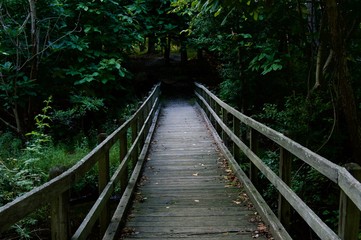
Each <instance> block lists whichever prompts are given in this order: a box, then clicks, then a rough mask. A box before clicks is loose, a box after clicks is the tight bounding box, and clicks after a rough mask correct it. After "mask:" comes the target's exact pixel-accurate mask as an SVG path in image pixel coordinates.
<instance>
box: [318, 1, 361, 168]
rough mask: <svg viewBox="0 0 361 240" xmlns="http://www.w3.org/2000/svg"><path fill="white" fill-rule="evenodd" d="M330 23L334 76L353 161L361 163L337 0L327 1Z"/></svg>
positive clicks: (360, 130)
mask: <svg viewBox="0 0 361 240" xmlns="http://www.w3.org/2000/svg"><path fill="white" fill-rule="evenodd" d="M325 6H326V12H327V16H328V24H329V29H330V36H331V47H332V50H333V53H334V55H333V56H334V62H335V67H334V78H335V83H336V87H337V92H338V96H339V100H340V103H341V107H342V111H343V114H344V117H345V120H346V123H347V128H348V133H349V139H350V144H351V148H352V153H353V156H354V159H353V161H355V162H357V163H359V164H361V148H360V146H361V126H360V121H359V120H360V118H359V115H358V114H359V113H358V110H357V106H356V101H355V97H354V93H353V89H352V86H351V75H350V72H349V68H348V65H347V56H346V42H345V36H346V28H345V24H344V21H343V19H342V16H341V14H340V12H339V8H338V7H340V6H339V5H338V4H337V1H336V0H326V1H325Z"/></svg>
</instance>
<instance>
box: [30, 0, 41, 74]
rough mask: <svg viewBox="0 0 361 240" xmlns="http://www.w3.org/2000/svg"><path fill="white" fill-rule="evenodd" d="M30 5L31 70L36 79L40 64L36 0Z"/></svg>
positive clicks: (31, 0)
mask: <svg viewBox="0 0 361 240" xmlns="http://www.w3.org/2000/svg"><path fill="white" fill-rule="evenodd" d="M29 7H30V21H31V31H30V32H31V48H32V50H31V56H30V58H31V59H32V61H31V71H30V79H32V80H33V79H36V78H37V73H38V66H39V57H38V53H39V34H38V29H37V23H36V19H37V16H36V0H29Z"/></svg>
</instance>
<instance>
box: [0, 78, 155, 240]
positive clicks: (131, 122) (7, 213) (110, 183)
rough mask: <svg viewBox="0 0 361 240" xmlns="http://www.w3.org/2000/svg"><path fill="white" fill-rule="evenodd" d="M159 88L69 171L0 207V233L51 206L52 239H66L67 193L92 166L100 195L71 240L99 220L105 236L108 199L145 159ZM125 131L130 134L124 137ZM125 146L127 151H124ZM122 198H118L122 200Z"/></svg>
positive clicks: (153, 123) (124, 184)
mask: <svg viewBox="0 0 361 240" xmlns="http://www.w3.org/2000/svg"><path fill="white" fill-rule="evenodd" d="M159 96H160V84H157V85H155V87H154V88H153V89H152V91H151V92H150V94H149V96H148V97H147V99H146V100H145V101H144V102H143V104H142V105H141V106H140V107H139V109H138V110H137V111H136V112H135V113H134V114H133V115H132V116H131V117H130V118H129V119H128V120H127V121H126V122H125V123H124V124H122V125H121V126H120V127H119V128H118V129H116V130H115V131H114V132H113V133H112V134H110V135H109V136H108V137H107V138H106V139H105V140H104V141H102V142H101V143H100V144H99V145H98V146H97V147H95V148H94V149H93V150H92V151H91V152H90V153H88V154H87V155H86V156H85V157H84V158H82V159H81V160H80V161H79V162H78V163H76V164H75V165H74V166H73V167H71V168H70V169H68V170H67V171H65V172H64V173H62V174H61V175H59V176H57V177H55V178H54V179H51V180H50V181H49V182H47V183H45V184H43V185H41V186H39V187H37V188H35V189H33V190H32V191H30V192H28V193H25V194H24V195H22V196H20V197H18V198H16V199H15V200H13V201H12V202H10V203H7V204H6V205H4V206H2V207H0V233H1V232H4V231H6V230H7V229H8V228H9V227H10V226H12V225H13V224H15V223H16V222H18V221H20V220H22V219H23V218H25V217H26V216H27V215H28V214H30V213H32V212H34V211H35V210H37V209H38V208H40V207H43V206H46V205H47V204H48V203H51V204H52V210H51V212H52V239H69V236H68V235H69V234H70V233H69V232H68V229H69V226H68V222H69V221H68V219H67V208H68V202H69V199H68V198H69V194H68V191H69V189H70V188H71V187H72V186H73V185H74V184H75V183H76V182H77V181H79V180H80V179H81V178H82V177H83V176H84V175H85V174H86V173H87V172H88V171H89V170H90V169H91V168H92V167H93V166H95V164H97V163H98V167H99V192H100V195H99V197H98V199H97V201H96V202H95V204H94V205H93V208H92V209H91V210H90V213H91V214H90V213H89V214H88V215H87V217H86V218H85V219H84V221H83V223H82V224H81V225H80V227H79V229H78V230H77V232H76V233H75V234H74V236H73V238H72V239H85V238H86V237H87V235H88V234H89V232H90V229H91V228H92V226H93V225H94V223H95V222H96V220H97V219H100V225H101V229H103V230H102V231H103V232H105V230H106V228H107V226H108V224H109V222H110V216H108V215H109V214H108V212H109V210H108V209H109V203H108V202H109V198H110V196H111V194H112V192H113V190H114V188H115V186H116V185H117V184H119V183H120V185H121V193H122V194H123V195H124V192H125V191H126V187H127V185H128V182H129V181H130V180H129V179H128V169H127V168H128V167H129V164H130V162H131V163H132V164H131V165H132V166H131V168H132V170H134V169H135V168H136V164H137V163H138V160H139V159H141V158H144V157H145V154H144V152H146V151H147V148H148V146H149V138H150V135H151V134H152V133H153V130H154V125H155V122H156V119H157V117H158V112H159V102H160V100H159ZM128 131H130V132H131V134H130V136H128V134H127V133H128ZM117 142H119V144H120V152H119V159H120V165H119V167H118V168H117V170H116V171H115V173H114V174H113V176H112V177H111V179H110V180H109V178H110V176H109V150H110V148H111V147H112V146H113V145H115V143H117ZM128 142H131V147H130V148H129V149H128V147H127V145H128ZM123 197H124V196H122V198H123Z"/></svg>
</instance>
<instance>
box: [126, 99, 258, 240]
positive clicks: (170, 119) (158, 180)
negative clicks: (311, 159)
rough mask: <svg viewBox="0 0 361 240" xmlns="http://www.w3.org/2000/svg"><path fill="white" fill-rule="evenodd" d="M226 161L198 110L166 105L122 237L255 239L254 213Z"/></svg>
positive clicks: (176, 102) (171, 103)
mask: <svg viewBox="0 0 361 240" xmlns="http://www.w3.org/2000/svg"><path fill="white" fill-rule="evenodd" d="M222 159H223V157H222V156H221V155H220V153H219V151H218V149H217V146H216V144H215V142H214V141H213V139H212V136H211V134H210V133H209V131H208V129H207V128H206V125H205V124H204V121H203V119H202V116H201V115H200V113H199V112H198V110H197V108H196V107H195V106H193V105H192V104H191V103H190V102H188V101H186V100H174V101H167V102H165V104H164V106H163V108H162V111H161V116H160V119H159V124H158V128H157V130H156V132H155V135H154V140H153V143H152V146H151V149H150V153H149V156H148V160H147V162H146V164H145V167H144V173H143V180H142V182H141V184H140V186H139V189H138V191H137V193H136V201H135V203H134V205H133V208H132V210H131V213H130V215H129V217H128V221H127V223H126V226H125V228H124V231H123V236H122V237H123V238H124V239H148V240H151V239H172V240H175V239H190V240H192V239H229V240H233V239H254V238H253V236H254V232H255V231H256V230H257V222H255V221H252V220H253V219H255V214H256V213H255V210H254V209H252V208H249V204H248V202H247V201H243V200H244V199H243V198H242V196H243V195H244V193H243V190H242V189H239V187H237V186H234V185H235V184H232V183H231V182H229V181H228V179H227V174H228V173H227V172H226V171H225V169H224V168H223V167H222ZM258 239H265V238H263V236H260V237H258Z"/></svg>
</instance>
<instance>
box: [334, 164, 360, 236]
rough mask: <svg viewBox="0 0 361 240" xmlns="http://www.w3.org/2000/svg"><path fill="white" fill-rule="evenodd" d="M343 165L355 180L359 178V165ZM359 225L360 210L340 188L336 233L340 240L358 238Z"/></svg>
mask: <svg viewBox="0 0 361 240" xmlns="http://www.w3.org/2000/svg"><path fill="white" fill-rule="evenodd" d="M344 167H345V168H346V169H347V170H348V171H349V172H350V173H351V175H352V176H354V177H355V179H357V180H359V181H360V180H361V167H360V166H359V165H358V164H356V163H348V164H345V165H344ZM359 226H360V210H359V209H358V208H357V206H356V205H355V204H354V203H353V202H352V201H351V200H350V199H349V198H348V196H347V195H346V194H345V193H344V192H343V191H342V190H341V193H340V205H339V224H338V235H339V236H340V238H341V239H342V240H353V239H358V233H359Z"/></svg>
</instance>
